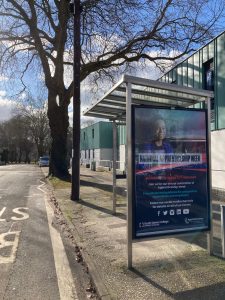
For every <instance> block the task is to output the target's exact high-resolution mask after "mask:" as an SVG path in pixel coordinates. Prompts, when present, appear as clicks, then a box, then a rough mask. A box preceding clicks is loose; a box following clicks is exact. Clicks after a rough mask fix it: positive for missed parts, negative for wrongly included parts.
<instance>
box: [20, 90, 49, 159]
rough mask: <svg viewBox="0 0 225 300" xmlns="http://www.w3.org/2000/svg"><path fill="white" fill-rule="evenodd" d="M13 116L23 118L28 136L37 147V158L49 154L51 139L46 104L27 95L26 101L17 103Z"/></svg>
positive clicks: (41, 99) (40, 99)
mask: <svg viewBox="0 0 225 300" xmlns="http://www.w3.org/2000/svg"><path fill="white" fill-rule="evenodd" d="M14 114H16V115H19V116H21V117H23V120H24V122H25V123H26V128H27V130H28V131H29V135H30V136H31V137H32V140H33V141H34V143H35V145H36V147H37V153H38V156H39V157H40V156H43V155H44V154H49V151H50V140H51V137H50V128H49V122H48V116H47V107H46V102H45V101H44V100H43V98H36V99H34V98H33V97H32V96H31V95H28V98H26V100H23V101H20V102H19V103H18V105H17V106H16V108H15V109H14Z"/></svg>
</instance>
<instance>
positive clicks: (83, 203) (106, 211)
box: [79, 199, 126, 220]
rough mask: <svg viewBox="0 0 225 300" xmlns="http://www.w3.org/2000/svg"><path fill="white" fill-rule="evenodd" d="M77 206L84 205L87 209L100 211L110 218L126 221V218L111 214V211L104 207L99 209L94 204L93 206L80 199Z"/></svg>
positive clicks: (119, 214) (122, 215) (120, 214)
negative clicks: (114, 217)
mask: <svg viewBox="0 0 225 300" xmlns="http://www.w3.org/2000/svg"><path fill="white" fill-rule="evenodd" d="M79 204H81V205H84V206H86V207H89V208H92V209H95V210H98V211H101V212H104V213H106V214H109V215H112V216H116V217H118V218H120V219H123V220H126V216H125V215H124V214H122V213H118V212H117V213H115V214H114V213H113V212H112V210H110V209H108V208H104V207H101V206H98V205H96V204H93V203H89V202H86V201H84V200H82V199H80V201H79Z"/></svg>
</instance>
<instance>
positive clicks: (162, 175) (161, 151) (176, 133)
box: [133, 106, 210, 238]
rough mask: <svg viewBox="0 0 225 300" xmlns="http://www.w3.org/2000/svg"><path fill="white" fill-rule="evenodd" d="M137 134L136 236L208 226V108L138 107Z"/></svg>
mask: <svg viewBox="0 0 225 300" xmlns="http://www.w3.org/2000/svg"><path fill="white" fill-rule="evenodd" d="M193 120H194V122H193ZM133 134H134V135H133V161H134V168H133V169H134V174H133V177H134V199H133V214H134V220H135V222H134V226H133V227H134V230H133V236H134V238H138V237H145V236H156V235H164V234H171V233H181V232H189V231H203V230H209V227H210V220H209V196H208V195H209V193H208V188H209V187H208V150H207V147H208V146H207V119H206V111H205V110H202V109H188V110H187V109H173V110H171V109H165V108H152V107H149V106H146V107H138V106H137V107H134V108H133Z"/></svg>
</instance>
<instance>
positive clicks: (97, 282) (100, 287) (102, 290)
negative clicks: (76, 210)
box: [42, 170, 112, 300]
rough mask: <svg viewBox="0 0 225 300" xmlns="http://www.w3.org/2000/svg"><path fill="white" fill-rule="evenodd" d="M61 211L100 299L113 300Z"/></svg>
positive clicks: (70, 223)
mask: <svg viewBox="0 0 225 300" xmlns="http://www.w3.org/2000/svg"><path fill="white" fill-rule="evenodd" d="M42 173H43V174H44V176H45V180H46V182H47V184H48V185H49V186H50V187H51V189H52V193H53V195H54V197H55V189H54V187H53V186H52V184H51V182H50V181H49V179H48V178H47V177H46V174H45V173H44V171H43V170H42ZM55 199H56V201H57V203H58V205H59V202H58V200H57V198H56V197H55ZM78 203H79V202H78ZM59 207H60V205H59ZM60 210H61V212H62V215H63V218H64V219H65V220H66V223H67V226H68V227H69V230H70V231H71V232H72V235H73V238H74V241H75V244H77V246H78V247H79V248H80V251H81V253H82V256H83V258H84V261H85V263H86V264H87V267H88V270H89V274H90V276H91V279H92V281H93V284H94V286H95V288H96V291H97V294H98V296H99V298H100V299H101V300H112V298H111V296H110V293H109V291H108V289H107V288H106V286H105V285H104V283H103V280H102V278H101V276H100V272H99V271H98V267H97V266H96V264H95V263H94V262H93V261H92V260H91V258H90V255H89V254H88V252H87V251H85V250H84V249H83V247H82V246H81V242H80V236H79V233H78V232H77V231H76V228H75V227H74V225H73V223H72V222H71V221H70V220H69V219H67V218H66V217H65V215H64V212H63V210H62V209H61V207H60ZM75 231H76V233H74V232H75Z"/></svg>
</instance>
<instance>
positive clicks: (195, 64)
mask: <svg viewBox="0 0 225 300" xmlns="http://www.w3.org/2000/svg"><path fill="white" fill-rule="evenodd" d="M159 80H160V81H162V82H167V83H171V84H178V85H182V86H188V87H192V88H200V89H206V90H212V91H214V98H213V99H211V124H210V126H211V130H212V134H211V147H212V148H211V150H212V152H211V153H212V181H213V182H212V184H213V187H217V188H225V155H224V149H225V32H223V33H221V34H220V35H218V36H217V37H215V38H214V39H213V40H212V41H210V42H209V43H208V44H206V45H205V46H203V47H202V48H200V49H199V50H198V51H196V52H195V53H194V54H192V55H191V56H189V57H188V58H186V59H185V60H183V61H182V62H181V63H179V64H177V65H176V66H175V67H174V68H172V69H171V70H170V71H169V72H167V73H166V74H164V75H163V76H162V77H161V78H160V79H159Z"/></svg>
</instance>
